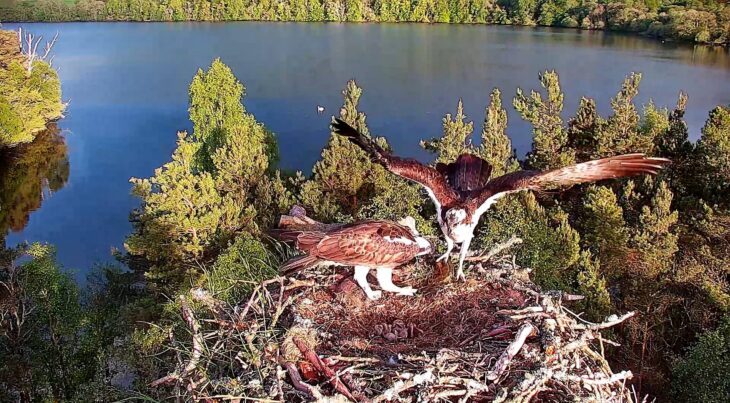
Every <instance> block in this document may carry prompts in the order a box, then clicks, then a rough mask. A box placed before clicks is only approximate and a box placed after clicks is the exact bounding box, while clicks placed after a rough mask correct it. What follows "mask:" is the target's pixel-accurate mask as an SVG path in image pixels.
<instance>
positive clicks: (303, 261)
mask: <svg viewBox="0 0 730 403" xmlns="http://www.w3.org/2000/svg"><path fill="white" fill-rule="evenodd" d="M320 263H322V261H321V260H320V259H317V258H316V257H314V256H310V255H303V256H297V257H295V258H292V259H289V261H288V262H286V263H284V264H283V265H281V267H279V273H280V274H285V275H289V274H293V273H296V272H298V271H302V270H304V269H308V268H310V267H314V266H316V265H318V264H320Z"/></svg>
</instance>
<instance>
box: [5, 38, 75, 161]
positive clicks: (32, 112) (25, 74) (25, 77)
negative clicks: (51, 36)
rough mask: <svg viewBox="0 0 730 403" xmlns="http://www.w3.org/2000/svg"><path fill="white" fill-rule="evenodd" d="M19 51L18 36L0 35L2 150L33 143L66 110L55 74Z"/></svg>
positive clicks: (34, 58)
mask: <svg viewBox="0 0 730 403" xmlns="http://www.w3.org/2000/svg"><path fill="white" fill-rule="evenodd" d="M19 49H20V46H19V43H18V36H17V33H15V32H11V31H0V149H2V148H7V147H15V146H17V145H18V144H22V143H29V142H31V141H33V139H34V138H35V136H36V135H37V134H38V133H40V132H41V131H42V130H43V129H45V127H46V125H47V124H48V123H49V122H51V121H53V120H56V119H58V118H60V117H62V116H63V110H64V109H65V105H64V104H63V103H62V102H61V83H60V81H59V79H58V74H57V73H56V71H55V70H54V69H53V68H52V67H51V66H50V65H49V64H48V63H46V62H45V61H43V60H39V59H38V58H37V57H36V56H33V58H31V57H30V56H26V55H25V54H22V53H21V52H20V51H19Z"/></svg>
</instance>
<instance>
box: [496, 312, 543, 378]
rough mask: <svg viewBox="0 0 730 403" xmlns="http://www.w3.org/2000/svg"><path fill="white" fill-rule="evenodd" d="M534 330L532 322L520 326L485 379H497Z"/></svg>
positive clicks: (535, 330)
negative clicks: (515, 335) (513, 338)
mask: <svg viewBox="0 0 730 403" xmlns="http://www.w3.org/2000/svg"><path fill="white" fill-rule="evenodd" d="M535 332H537V328H535V326H533V324H532V323H530V322H527V323H525V324H524V325H522V327H520V330H519V331H518V332H517V337H515V340H514V341H513V342H512V343H511V344H510V345H509V346H508V347H507V350H505V351H504V353H502V355H501V356H500V357H499V360H498V361H497V363H496V364H495V365H494V369H493V370H491V371H489V373H488V374H487V379H488V380H490V381H495V380H497V379H498V378H499V377H500V376H501V375H502V373H504V371H505V370H506V369H507V367H508V366H509V364H510V363H511V362H512V359H513V358H514V357H515V355H517V353H519V352H520V349H521V348H522V345H523V344H525V340H527V338H528V337H529V336H530V335H531V334H533V333H535Z"/></svg>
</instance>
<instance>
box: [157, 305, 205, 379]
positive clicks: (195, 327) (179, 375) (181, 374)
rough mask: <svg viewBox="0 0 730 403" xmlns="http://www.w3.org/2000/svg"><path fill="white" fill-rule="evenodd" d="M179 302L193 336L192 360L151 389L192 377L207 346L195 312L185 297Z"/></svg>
mask: <svg viewBox="0 0 730 403" xmlns="http://www.w3.org/2000/svg"><path fill="white" fill-rule="evenodd" d="M179 300H180V310H181V311H182V317H183V320H185V323H187V324H188V327H189V328H190V332H191V333H192V335H193V354H192V355H191V356H190V359H189V360H188V362H187V364H185V366H184V367H183V368H182V370H180V371H175V372H173V373H172V374H169V375H167V376H164V377H162V378H160V379H158V380H156V381H154V382H152V383H151V384H150V386H151V387H157V386H160V385H164V384H167V383H171V382H173V381H179V380H183V379H185V378H187V377H188V376H190V374H191V373H193V371H195V369H196V368H197V366H198V363H199V362H200V357H202V355H203V346H204V345H205V340H203V336H202V335H201V333H200V322H198V320H197V319H196V318H195V315H194V314H193V310H192V308H190V305H189V304H188V301H187V299H186V298H185V296H183V295H181V296H180V298H179Z"/></svg>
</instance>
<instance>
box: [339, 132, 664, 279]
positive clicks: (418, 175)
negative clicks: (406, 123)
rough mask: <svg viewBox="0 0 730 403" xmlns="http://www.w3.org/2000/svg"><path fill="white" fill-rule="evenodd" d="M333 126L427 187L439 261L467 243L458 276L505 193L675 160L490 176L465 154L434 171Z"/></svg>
mask: <svg viewBox="0 0 730 403" xmlns="http://www.w3.org/2000/svg"><path fill="white" fill-rule="evenodd" d="M332 127H333V129H334V131H335V132H336V133H338V134H340V135H342V136H345V137H347V139H348V140H350V141H351V142H352V143H354V144H356V145H357V146H359V147H360V148H362V149H363V150H364V151H365V152H366V153H368V154H369V155H370V157H371V159H372V160H373V161H374V162H376V163H379V164H381V165H383V166H384V167H385V168H386V169H388V170H389V171H391V172H393V173H394V174H396V175H398V176H401V177H403V178H406V179H409V180H411V181H413V182H416V183H418V184H420V185H421V186H423V187H424V188H425V189H426V192H428V195H429V196H430V197H431V199H432V200H433V203H434V204H435V205H436V211H437V213H438V214H437V217H438V222H439V226H440V227H441V231H442V232H443V233H444V236H445V237H446V249H447V250H446V253H445V254H444V255H442V256H441V257H439V259H438V260H441V259H445V258H447V257H449V255H450V254H451V251H452V249H453V248H454V244H455V243H459V244H461V253H460V256H459V269H458V271H457V274H456V277H457V278H464V271H463V266H464V258H465V257H466V254H467V252H468V250H469V243H470V242H471V239H472V238H473V236H474V228H475V227H476V225H477V223H478V222H479V218H480V217H481V216H482V214H484V212H485V211H487V210H488V209H489V207H490V206H492V205H493V204H494V203H495V202H496V201H497V200H498V199H499V198H501V197H503V196H504V195H506V194H509V193H514V192H519V191H521V190H536V191H539V190H545V189H552V188H558V187H563V186H572V185H576V184H579V183H586V182H595V181H599V180H602V179H610V178H620V177H624V176H632V175H638V174H643V173H646V174H652V175H655V174H656V173H657V171H658V170H659V169H661V168H663V167H664V166H665V165H667V164H669V163H670V161H669V160H668V159H665V158H650V157H646V156H645V155H644V154H624V155H618V156H615V157H609V158H603V159H599V160H594V161H588V162H583V163H580V164H576V165H571V166H568V167H565V168H558V169H553V170H550V171H517V172H512V173H508V174H506V175H502V176H500V177H497V178H494V179H491V180H490V176H491V173H492V167H491V166H490V165H489V163H488V162H487V161H484V160H483V159H481V158H479V157H477V156H475V155H471V154H462V155H461V156H459V158H457V160H456V162H453V163H450V164H443V163H438V164H436V168H435V169H434V168H432V167H430V166H427V165H424V164H421V163H420V162H418V161H416V160H414V159H410V158H408V159H406V158H399V157H396V156H394V155H391V154H390V152H389V151H387V150H385V149H383V148H382V147H380V146H379V145H378V144H377V143H376V142H375V141H373V140H372V139H371V138H369V137H367V136H365V135H363V134H362V133H359V132H358V131H357V130H355V129H354V128H352V127H351V126H350V125H348V124H347V123H345V122H343V121H342V120H340V119H335V122H334V123H333V124H332Z"/></svg>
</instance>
